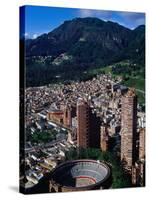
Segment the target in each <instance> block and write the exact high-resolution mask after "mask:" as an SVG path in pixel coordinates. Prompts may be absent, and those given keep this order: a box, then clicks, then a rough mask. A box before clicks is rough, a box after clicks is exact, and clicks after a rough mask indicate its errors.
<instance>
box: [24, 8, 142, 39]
mask: <svg viewBox="0 0 149 200" xmlns="http://www.w3.org/2000/svg"><path fill="white" fill-rule="evenodd" d="M76 17H81V18H84V17H97V18H100V19H102V20H104V21H113V22H117V23H119V24H120V25H123V26H125V27H127V28H130V29H134V28H136V27H137V26H139V25H142V24H145V14H144V13H136V12H122V11H101V10H88V9H76V8H56V7H44V6H26V7H25V30H24V35H25V37H26V38H33V39H34V38H36V37H38V36H39V35H41V34H43V33H48V32H50V31H52V30H53V29H54V28H56V27H58V26H59V25H61V24H62V23H63V22H64V21H66V20H71V19H73V18H76Z"/></svg>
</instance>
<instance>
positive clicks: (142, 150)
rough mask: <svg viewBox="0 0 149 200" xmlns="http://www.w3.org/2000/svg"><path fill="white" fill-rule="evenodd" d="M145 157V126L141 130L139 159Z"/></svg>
mask: <svg viewBox="0 0 149 200" xmlns="http://www.w3.org/2000/svg"><path fill="white" fill-rule="evenodd" d="M144 159H145V128H141V129H140V132H139V160H144Z"/></svg>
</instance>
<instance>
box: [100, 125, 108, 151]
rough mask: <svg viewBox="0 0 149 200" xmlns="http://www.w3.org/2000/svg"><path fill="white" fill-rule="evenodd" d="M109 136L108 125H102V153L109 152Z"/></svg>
mask: <svg viewBox="0 0 149 200" xmlns="http://www.w3.org/2000/svg"><path fill="white" fill-rule="evenodd" d="M108 143H109V135H108V131H107V127H106V125H102V126H101V128H100V148H101V150H102V151H107V150H108Z"/></svg>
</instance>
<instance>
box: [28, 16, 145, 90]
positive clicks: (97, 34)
mask: <svg viewBox="0 0 149 200" xmlns="http://www.w3.org/2000/svg"><path fill="white" fill-rule="evenodd" d="M25 50H26V76H27V86H37V85H44V84H48V83H50V82H55V81H59V80H65V79H67V80H69V79H80V76H82V72H84V71H86V70H88V69H91V68H97V67H99V68H100V67H104V66H107V65H109V64H113V63H116V62H120V61H122V60H126V59H129V60H130V61H131V62H137V63H141V65H142V64H144V62H145V61H144V60H145V58H144V56H145V26H143V25H142V26H139V27H137V28H136V29H134V30H130V29H128V28H126V27H124V26H121V25H119V24H117V23H114V22H110V21H107V22H105V21H102V20H100V19H98V18H90V17H89V18H75V19H73V20H71V21H65V22H64V23H63V24H62V25H60V26H59V27H58V28H56V29H54V30H53V31H52V32H49V33H48V34H43V35H41V36H39V37H38V38H36V39H32V40H31V39H30V40H25Z"/></svg>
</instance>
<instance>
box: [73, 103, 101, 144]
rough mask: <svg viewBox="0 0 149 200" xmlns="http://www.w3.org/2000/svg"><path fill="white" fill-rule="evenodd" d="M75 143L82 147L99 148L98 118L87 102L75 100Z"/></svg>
mask: <svg viewBox="0 0 149 200" xmlns="http://www.w3.org/2000/svg"><path fill="white" fill-rule="evenodd" d="M77 122H78V125H77V144H78V146H79V147H82V148H89V147H94V148H99V145H100V142H99V141H100V138H99V126H100V125H99V123H100V121H99V118H97V117H96V114H95V113H92V110H91V108H90V106H89V104H88V102H86V101H84V100H79V101H78V102H77Z"/></svg>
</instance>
